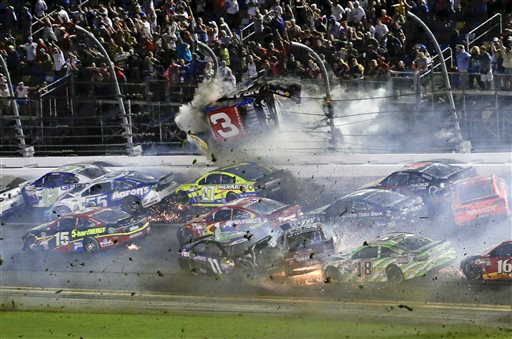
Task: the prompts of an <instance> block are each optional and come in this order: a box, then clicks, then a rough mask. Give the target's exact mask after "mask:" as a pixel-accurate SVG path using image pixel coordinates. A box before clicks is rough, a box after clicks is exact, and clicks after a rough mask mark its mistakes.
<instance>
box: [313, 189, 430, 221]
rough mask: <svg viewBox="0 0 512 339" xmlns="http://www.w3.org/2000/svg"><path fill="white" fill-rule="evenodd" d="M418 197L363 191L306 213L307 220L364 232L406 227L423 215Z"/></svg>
mask: <svg viewBox="0 0 512 339" xmlns="http://www.w3.org/2000/svg"><path fill="white" fill-rule="evenodd" d="M425 213H426V212H425V210H424V204H423V201H422V199H421V198H420V197H407V196H404V195H402V194H400V193H397V192H392V191H386V190H379V189H363V190H359V191H355V192H352V193H349V194H347V195H345V196H343V197H341V198H340V199H338V200H336V201H334V202H332V203H330V204H328V205H326V206H323V207H320V208H318V209H316V210H314V211H312V212H309V213H308V216H309V217H316V218H318V220H321V221H325V222H333V223H336V224H339V226H355V227H358V228H361V229H366V230H368V229H369V228H374V229H375V230H377V231H378V230H379V228H382V227H389V228H395V227H410V224H411V223H414V222H416V221H418V220H419V218H421V217H422V216H424V215H425Z"/></svg>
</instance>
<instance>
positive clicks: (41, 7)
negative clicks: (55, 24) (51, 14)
mask: <svg viewBox="0 0 512 339" xmlns="http://www.w3.org/2000/svg"><path fill="white" fill-rule="evenodd" d="M47 10H48V5H47V4H46V1H44V0H36V3H35V4H34V15H35V16H36V17H37V18H42V17H43V16H44V15H45V14H46V11H47Z"/></svg>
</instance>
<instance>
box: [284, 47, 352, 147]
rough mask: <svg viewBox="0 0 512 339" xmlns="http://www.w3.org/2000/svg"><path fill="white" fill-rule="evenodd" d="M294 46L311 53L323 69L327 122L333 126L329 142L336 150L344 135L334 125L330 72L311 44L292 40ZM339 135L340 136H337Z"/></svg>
mask: <svg viewBox="0 0 512 339" xmlns="http://www.w3.org/2000/svg"><path fill="white" fill-rule="evenodd" d="M292 46H293V47H296V48H300V49H302V50H304V51H306V52H307V53H309V54H310V55H311V56H312V57H313V58H314V59H315V61H316V63H317V65H318V67H320V69H321V70H322V73H323V77H324V80H325V81H324V84H325V100H324V112H325V116H326V117H327V123H328V125H329V127H330V128H331V139H330V140H329V144H330V145H331V146H330V147H329V149H330V150H335V149H336V145H337V143H338V140H337V139H343V135H341V132H340V131H339V130H336V128H335V127H334V107H333V104H332V101H331V84H330V83H329V74H327V69H326V68H325V65H324V63H323V61H322V59H321V58H320V56H319V55H318V54H317V53H316V52H315V51H314V50H313V49H311V48H310V47H309V46H306V45H304V44H301V43H300V42H295V41H292ZM337 136H339V137H337Z"/></svg>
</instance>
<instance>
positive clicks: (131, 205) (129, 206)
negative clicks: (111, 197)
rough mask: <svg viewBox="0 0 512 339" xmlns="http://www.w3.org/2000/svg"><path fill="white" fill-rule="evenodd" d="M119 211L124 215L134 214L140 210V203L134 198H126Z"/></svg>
mask: <svg viewBox="0 0 512 339" xmlns="http://www.w3.org/2000/svg"><path fill="white" fill-rule="evenodd" d="M121 209H122V210H123V211H125V212H126V213H130V214H135V213H138V212H140V210H141V209H142V203H141V202H140V200H139V199H137V198H134V197H131V198H126V199H125V201H124V202H123V206H122V207H121Z"/></svg>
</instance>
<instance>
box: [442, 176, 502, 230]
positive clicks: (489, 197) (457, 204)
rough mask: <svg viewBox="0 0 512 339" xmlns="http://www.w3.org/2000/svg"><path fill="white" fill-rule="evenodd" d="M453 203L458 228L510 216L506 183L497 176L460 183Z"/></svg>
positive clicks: (456, 188) (455, 191)
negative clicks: (480, 221)
mask: <svg viewBox="0 0 512 339" xmlns="http://www.w3.org/2000/svg"><path fill="white" fill-rule="evenodd" d="M452 201H453V212H454V217H455V224H456V225H457V226H463V225H465V224H468V223H471V222H476V221H478V220H481V219H483V218H485V219H490V218H508V217H509V216H510V208H509V205H508V197H507V189H506V187H505V181H504V180H503V179H502V178H499V177H497V176H495V175H492V176H490V177H481V176H479V177H474V178H469V179H464V180H461V181H458V182H457V183H456V185H455V187H454V195H453V200H452Z"/></svg>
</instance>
